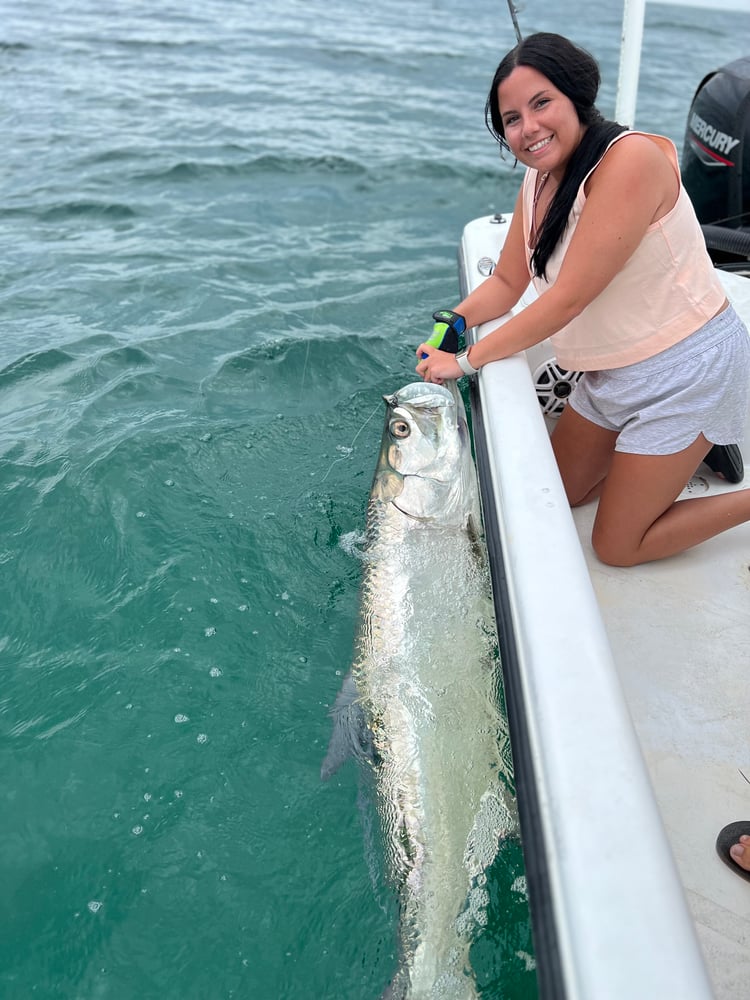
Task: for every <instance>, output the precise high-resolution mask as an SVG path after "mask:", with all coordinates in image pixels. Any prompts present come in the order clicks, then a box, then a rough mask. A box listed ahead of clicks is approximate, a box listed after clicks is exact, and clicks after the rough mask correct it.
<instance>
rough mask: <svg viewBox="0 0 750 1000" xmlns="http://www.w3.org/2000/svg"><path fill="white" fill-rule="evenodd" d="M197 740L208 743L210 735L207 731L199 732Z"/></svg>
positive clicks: (197, 741)
mask: <svg viewBox="0 0 750 1000" xmlns="http://www.w3.org/2000/svg"><path fill="white" fill-rule="evenodd" d="M195 742H196V743H207V742H208V736H207V735H206V734H205V733H198V735H197V736H196V737H195Z"/></svg>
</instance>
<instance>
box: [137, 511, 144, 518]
mask: <svg viewBox="0 0 750 1000" xmlns="http://www.w3.org/2000/svg"><path fill="white" fill-rule="evenodd" d="M135 516H136V517H145V516H146V511H145V510H138V511H136V514H135Z"/></svg>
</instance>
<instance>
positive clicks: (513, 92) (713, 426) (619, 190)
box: [417, 33, 750, 566]
mask: <svg viewBox="0 0 750 1000" xmlns="http://www.w3.org/2000/svg"><path fill="white" fill-rule="evenodd" d="M599 82H600V74H599V67H598V65H597V63H596V61H595V60H594V58H593V56H591V55H590V54H589V53H588V52H586V51H585V50H583V49H581V48H579V47H578V46H576V45H574V44H573V43H572V42H570V41H569V40H568V39H566V38H563V37H562V36H561V35H556V34H549V33H539V34H536V35H531V36H529V37H528V38H526V39H524V40H523V41H522V42H520V43H519V44H518V45H517V46H516V47H515V48H514V49H512V50H511V51H510V52H509V53H508V54H507V55H506V56H505V57H504V58H503V59H502V61H501V62H500V65H499V66H498V68H497V70H496V72H495V76H494V78H493V81H492V85H491V87H490V92H489V96H488V98H487V103H486V107H485V116H486V121H487V124H488V127H489V129H490V131H491V132H492V133H493V135H494V136H495V138H496V139H497V141H498V142H500V144H501V145H502V146H504V147H505V148H507V149H509V150H510V152H511V153H512V154H513V155H514V156H515V157H516V158H517V159H518V160H519V161H520V162H521V163H523V164H524V165H525V166H526V167H527V168H528V169H527V172H526V175H525V178H524V181H523V184H522V187H521V191H520V193H519V195H518V200H517V203H516V210H515V212H514V215H513V220H512V222H511V225H510V229H509V232H508V237H507V240H506V242H505V245H504V249H503V253H502V256H501V258H500V259H499V261H498V263H497V266H496V268H495V270H494V272H493V274H492V275H491V276H490V277H489V278H488V279H487V280H486V281H485V282H484V284H482V285H480V286H479V287H478V288H476V289H475V290H474V291H473V292H472V293H471V294H470V295H469V296H468V297H467V298H466V299H464V301H463V302H461V303H459V305H458V306H456V309H455V312H456V313H457V314H458V315H459V317H460V318H461V319H463V320H464V321H465V324H466V326H467V327H474V326H479V325H480V324H482V323H486V322H489V321H491V320H492V319H493V318H494V317H500V316H503V315H505V314H506V313H508V312H509V311H510V310H511V308H512V307H513V306H515V305H516V303H517V302H518V301H519V299H520V298H521V295H522V294H523V292H524V291H525V289H526V287H527V285H528V283H529V280H530V279H531V281H532V282H533V284H534V286H535V289H536V291H537V293H538V298H537V299H536V300H535V301H534V302H533V303H531V304H530V305H529V306H528V307H527V308H525V309H523V310H522V311H521V312H520V313H518V314H517V315H515V316H513V317H512V318H511V319H510V320H509V321H508V322H506V323H505V324H503V325H502V326H501V327H498V328H497V329H495V330H494V331H493V332H491V333H490V334H489V335H487V336H486V337H484V338H483V339H482V340H481V341H479V342H478V343H476V344H474V345H473V346H472V347H471V348H470V350H469V353H468V355H467V357H466V358H465V359H460V360H458V359H456V357H455V356H454V355H452V354H450V353H448V352H445V351H440V350H436V349H435V348H433V347H430V346H429V345H425V344H421V345H420V347H419V348H418V349H417V350H418V355H421V354H422V353H424V358H423V360H422V361H421V362H420V363H419V364H418V365H417V372H418V373H419V374H421V375H422V377H423V378H425V379H426V380H427V381H438V382H439V381H442V380H444V379H446V378H457V377H460V375H461V373H462V372H463V371H467V370H468V371H470V372H478V371H479V370H480V369H481V368H482V366H483V365H485V364H488V363H489V362H491V361H495V360H500V359H502V358H506V357H508V356H509V355H511V354H515V353H517V352H518V351H523V350H525V349H526V348H529V347H532V346H534V345H535V344H538V343H541V341H543V340H546V339H547V338H549V339H550V341H551V343H552V346H553V347H554V349H555V352H556V355H557V362H558V363H559V364H560V365H561V367H563V368H565V369H567V370H570V371H577V372H583V375H582V377H581V379H580V380H579V382H578V384H577V385H576V388H575V389H574V391H573V393H572V395H571V397H570V399H569V401H568V402H569V405H568V406H567V407H566V408H565V411H564V412H563V414H562V416H561V418H560V420H559V421H558V423H557V426H556V428H555V431H554V434H553V438H552V443H553V448H554V452H555V457H556V459H557V463H558V467H559V470H560V474H561V476H562V480H563V484H564V486H565V489H566V492H567V495H568V499H569V501H570V503H571V504H572V505H574V506H575V505H578V504H583V503H586V502H588V501H590V500H594V499H596V498H598V499H599V506H598V510H597V514H596V518H595V521H594V528H593V533H592V543H593V546H594V549H595V551H596V553H597V555H598V556H599V558H600V559H601V560H602V561H603V562H605V563H609V564H612V565H617V566H629V565H634V564H637V563H642V562H648V561H651V560H654V559H661V558H663V557H665V556H669V555H673V554H675V553H677V552H681V551H683V550H684V549H686V548H689V547H691V546H693V545H696V544H697V543H699V542H701V541H704V540H706V539H708V538H711V537H713V536H714V535H716V534H718V533H719V532H721V531H724V530H726V529H727V528H731V527H735V526H737V525H739V524H742V523H744V522H745V521H747V520H750V490H743V491H739V492H736V493H733V494H728V495H725V496H717V497H710V498H708V497H707V498H700V499H695V500H691V501H688V502H685V503H679V504H677V503H675V501H676V499H677V497H678V496H679V494H680V492H681V491H682V488H683V486H684V484H685V483H686V482H687V481H688V479H689V478H690V476H691V475H692V473H693V472H694V471H695V470H696V468H697V467H698V465H699V464H700V463H701V462H702V461H703V459H704V458H705V457H706V455H707V454H708V452H709V451H711V450H712V447H713V446H719V448H722V447H726V446H732V445H734V443H735V442H736V441H737V440H738V439H739V438H740V437H741V435H742V432H743V429H744V420H745V413H746V411H747V403H748V393H749V391H750V390H749V385H750V341H749V340H748V334H747V330H746V329H745V327H744V326H743V324H742V322H741V321H740V320H739V318H738V317H737V315H736V314H735V312H734V310H733V309H732V308H731V306H730V305H729V303H728V301H727V299H726V296H725V293H724V291H723V286H722V285H721V283H720V281H719V279H718V276H717V275H716V273H715V272H714V269H713V265H712V263H711V260H710V258H709V256H708V253H707V251H706V247H705V243H704V240H703V235H702V233H701V229H700V226H699V224H698V221H697V219H696V216H695V211H694V209H693V206H692V204H691V203H690V200H689V198H688V196H687V194H686V193H685V191H684V189H683V188H682V184H681V181H680V172H679V164H678V160H677V152H676V149H675V147H674V145H673V143H672V142H671V141H670V140H669V139H666V138H664V137H663V136H658V135H650V134H648V133H644V132H640V133H639V132H629V131H628V130H627V129H626V128H625V127H624V126H621V125H619V124H617V123H616V122H609V121H606V120H605V119H603V118H602V116H601V114H600V113H599V111H598V110H597V108H596V106H595V104H594V101H595V100H596V95H597V92H598V89H599ZM467 361H468V364H467ZM730 376H731V377H730ZM654 386H658V387H659V388H658V391H656V390H655V388H654Z"/></svg>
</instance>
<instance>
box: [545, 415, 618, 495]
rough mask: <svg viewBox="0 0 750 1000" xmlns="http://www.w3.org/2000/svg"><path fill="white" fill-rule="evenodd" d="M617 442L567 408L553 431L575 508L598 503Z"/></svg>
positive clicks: (554, 445) (611, 433) (614, 434)
mask: <svg viewBox="0 0 750 1000" xmlns="http://www.w3.org/2000/svg"><path fill="white" fill-rule="evenodd" d="M616 441H617V431H610V430H607V428H606V427H600V426H599V424H595V423H593V422H592V421H591V420H587V419H586V417H582V416H581V414H580V413H578V412H577V410H574V409H573V407H572V406H566V407H565V409H564V410H563V412H562V414H561V415H560V419H559V420H558V421H557V423H556V424H555V428H554V430H553V432H552V450H553V451H554V453H555V459H556V460H557V467H558V469H559V470H560V476H561V477H562V481H563V486H564V487H565V493H566V495H567V497H568V502H569V503H570V506H571V507H579V506H581V505H582V504H585V503H588V501H589V500H594V499H595V498H596V497H597V496H599V493H600V491H601V487H602V483H603V482H604V480H605V478H606V476H607V473H608V472H609V466H610V463H611V461H612V455H613V453H614V450H615V442H616Z"/></svg>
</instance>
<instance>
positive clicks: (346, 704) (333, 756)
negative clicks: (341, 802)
mask: <svg viewBox="0 0 750 1000" xmlns="http://www.w3.org/2000/svg"><path fill="white" fill-rule="evenodd" d="M330 715H331V718H332V719H333V732H332V733H331V739H330V742H329V743H328V752H327V753H326V755H325V758H324V759H323V763H322V765H321V767H320V777H321V778H322V779H323V781H327V780H328V779H329V778H330V777H332V776H333V775H334V774H335V773H336V772H337V771H338V769H339V768H340V767H341V765H342V764H343V763H344V761H345V760H347V759H348V758H349V757H357V758H360V759H362V758H366V759H368V760H369V759H371V758H372V734H371V733H370V730H369V728H368V726H367V722H366V720H365V713H364V710H363V708H362V704H361V702H360V700H359V692H358V690H357V685H356V683H355V681H354V677H353V676H352V674H351V672H350V673H348V674H347V675H346V677H345V678H344V683H343V684H342V685H341V690H340V691H339V693H338V694H337V695H336V701H335V702H334V703H333V708H332V709H331V712H330Z"/></svg>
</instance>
